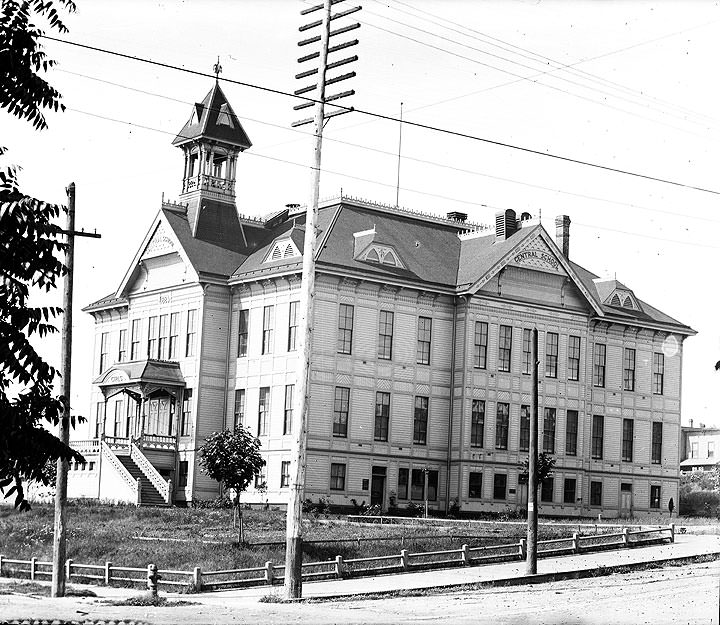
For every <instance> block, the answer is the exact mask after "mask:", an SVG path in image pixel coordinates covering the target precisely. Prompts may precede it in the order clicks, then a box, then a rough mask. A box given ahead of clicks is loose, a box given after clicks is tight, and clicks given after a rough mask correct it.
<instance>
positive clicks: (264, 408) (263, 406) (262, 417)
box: [257, 386, 270, 436]
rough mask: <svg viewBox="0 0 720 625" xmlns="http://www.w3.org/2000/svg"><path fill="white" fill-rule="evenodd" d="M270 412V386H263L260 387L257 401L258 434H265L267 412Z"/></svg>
mask: <svg viewBox="0 0 720 625" xmlns="http://www.w3.org/2000/svg"><path fill="white" fill-rule="evenodd" d="M269 413H270V387H269V386H263V387H262V388H261V389H260V399H259V401H258V433H257V435H258V436H264V435H265V434H267V433H268V432H267V429H268V414H269Z"/></svg>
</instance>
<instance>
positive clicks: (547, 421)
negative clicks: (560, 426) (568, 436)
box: [543, 408, 557, 454]
mask: <svg viewBox="0 0 720 625" xmlns="http://www.w3.org/2000/svg"><path fill="white" fill-rule="evenodd" d="M556 413H557V411H556V409H555V408H545V418H544V420H543V451H544V452H545V453H546V454H554V453H555V421H556Z"/></svg>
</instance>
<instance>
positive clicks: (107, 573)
mask: <svg viewBox="0 0 720 625" xmlns="http://www.w3.org/2000/svg"><path fill="white" fill-rule="evenodd" d="M110 569H112V562H106V563H105V585H106V586H109V585H110V578H111V577H112V575H111V570H110Z"/></svg>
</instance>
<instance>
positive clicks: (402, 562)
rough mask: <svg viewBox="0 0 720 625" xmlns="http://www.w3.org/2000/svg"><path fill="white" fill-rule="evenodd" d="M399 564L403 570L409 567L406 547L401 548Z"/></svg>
mask: <svg viewBox="0 0 720 625" xmlns="http://www.w3.org/2000/svg"><path fill="white" fill-rule="evenodd" d="M400 566H402V568H403V571H407V570H408V569H409V568H410V562H409V561H408V552H407V549H403V550H402V551H401V552H400Z"/></svg>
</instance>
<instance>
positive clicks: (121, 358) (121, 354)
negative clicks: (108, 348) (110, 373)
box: [117, 330, 127, 362]
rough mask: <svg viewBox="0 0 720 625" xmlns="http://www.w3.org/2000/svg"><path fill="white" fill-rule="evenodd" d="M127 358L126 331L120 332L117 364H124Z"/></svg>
mask: <svg viewBox="0 0 720 625" xmlns="http://www.w3.org/2000/svg"><path fill="white" fill-rule="evenodd" d="M126 358H127V330H120V340H119V341H118V358H117V359H118V362H125V359H126Z"/></svg>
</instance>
